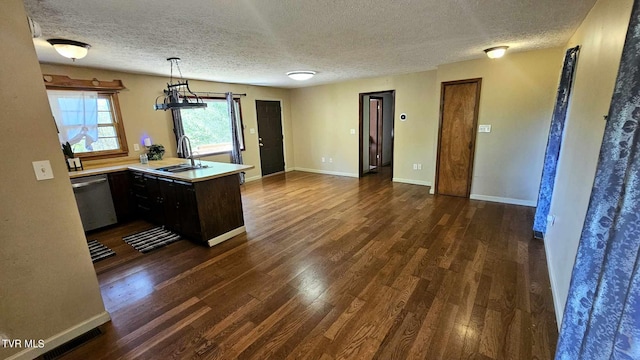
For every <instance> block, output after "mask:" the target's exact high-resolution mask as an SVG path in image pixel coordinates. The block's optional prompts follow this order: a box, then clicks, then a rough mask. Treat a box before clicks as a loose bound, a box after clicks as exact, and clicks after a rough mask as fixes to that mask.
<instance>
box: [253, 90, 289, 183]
mask: <svg viewBox="0 0 640 360" xmlns="http://www.w3.org/2000/svg"><path fill="white" fill-rule="evenodd" d="M256 115H257V120H258V136H259V137H258V145H259V146H260V166H261V168H262V176H265V175H270V174H274V173H278V172H282V171H284V144H283V143H282V140H283V139H284V137H283V135H282V122H281V109H280V102H279V101H263V100H256Z"/></svg>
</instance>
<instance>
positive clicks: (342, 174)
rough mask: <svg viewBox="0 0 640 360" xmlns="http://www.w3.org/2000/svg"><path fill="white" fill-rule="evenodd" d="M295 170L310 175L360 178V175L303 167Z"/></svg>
mask: <svg viewBox="0 0 640 360" xmlns="http://www.w3.org/2000/svg"><path fill="white" fill-rule="evenodd" d="M294 169H295V170H296V171H304V172H310V173H316V174H324V175H336V176H347V177H355V178H357V177H359V176H358V174H354V173H346V172H340V171H328V170H318V169H307V168H301V167H296V168H294Z"/></svg>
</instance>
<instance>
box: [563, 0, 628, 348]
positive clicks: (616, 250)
mask: <svg viewBox="0 0 640 360" xmlns="http://www.w3.org/2000/svg"><path fill="white" fill-rule="evenodd" d="M639 122H640V8H639V2H638V0H636V1H635V2H634V5H633V11H632V15H631V22H630V24H629V30H628V32H627V39H626V42H625V45H624V49H623V52H622V61H621V63H620V70H619V73H618V79H617V81H616V86H615V90H614V93H613V99H612V102H611V107H610V108H609V115H608V122H607V125H606V127H605V133H604V139H603V142H602V147H601V149H600V157H599V160H598V167H597V171H596V177H595V181H594V185H593V190H592V193H591V199H590V201H589V208H588V210H587V216H586V219H585V224H584V228H583V229H582V235H581V238H580V243H579V246H578V254H577V256H576V263H575V266H574V268H573V274H572V278H571V285H570V288H569V296H568V298H567V303H566V307H565V311H564V318H563V321H562V328H561V331H560V340H559V343H558V349H557V352H556V359H561V360H565V359H566V360H569V359H570V360H575V359H595V360H599V359H640V272H639V270H638V267H639V265H640V263H639V261H638V257H639V256H640V251H639V250H640V126H639Z"/></svg>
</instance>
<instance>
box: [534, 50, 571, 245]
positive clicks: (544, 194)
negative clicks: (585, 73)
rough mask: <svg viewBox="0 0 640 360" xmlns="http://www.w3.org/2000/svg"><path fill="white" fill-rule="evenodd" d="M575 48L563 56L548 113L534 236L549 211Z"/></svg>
mask: <svg viewBox="0 0 640 360" xmlns="http://www.w3.org/2000/svg"><path fill="white" fill-rule="evenodd" d="M579 49H580V47H579V46H576V47H574V48H571V49H569V50H567V53H566V55H565V57H564V66H563V67H562V74H561V75H560V85H559V86H558V97H557V98H556V105H555V108H554V109H553V116H552V117H551V128H550V129H549V137H548V139H547V150H546V152H545V154H544V166H543V168H542V179H541V180H540V190H539V191H538V205H537V207H536V215H535V219H534V222H533V232H534V234H535V236H536V237H538V238H542V237H544V233H545V232H546V231H547V215H549V207H550V206H551V197H552V196H553V186H554V184H555V181H556V170H557V167H558V158H559V156H560V145H561V144H562V133H563V132H564V123H565V120H566V119H567V108H568V105H569V95H570V94H571V87H572V84H573V74H574V72H575V67H576V61H577V60H578V50H579Z"/></svg>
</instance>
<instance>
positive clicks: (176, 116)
mask: <svg viewBox="0 0 640 360" xmlns="http://www.w3.org/2000/svg"><path fill="white" fill-rule="evenodd" d="M169 100H170V101H171V102H180V96H179V95H178V91H177V90H175V89H173V90H171V91H170V93H169ZM171 116H172V117H173V133H174V134H175V135H176V144H177V143H178V141H179V140H180V138H181V137H182V136H183V135H184V128H183V127H182V115H181V114H180V109H171ZM186 153H187V144H185V143H184V142H183V143H182V148H178V156H179V157H181V158H184V154H186Z"/></svg>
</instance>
